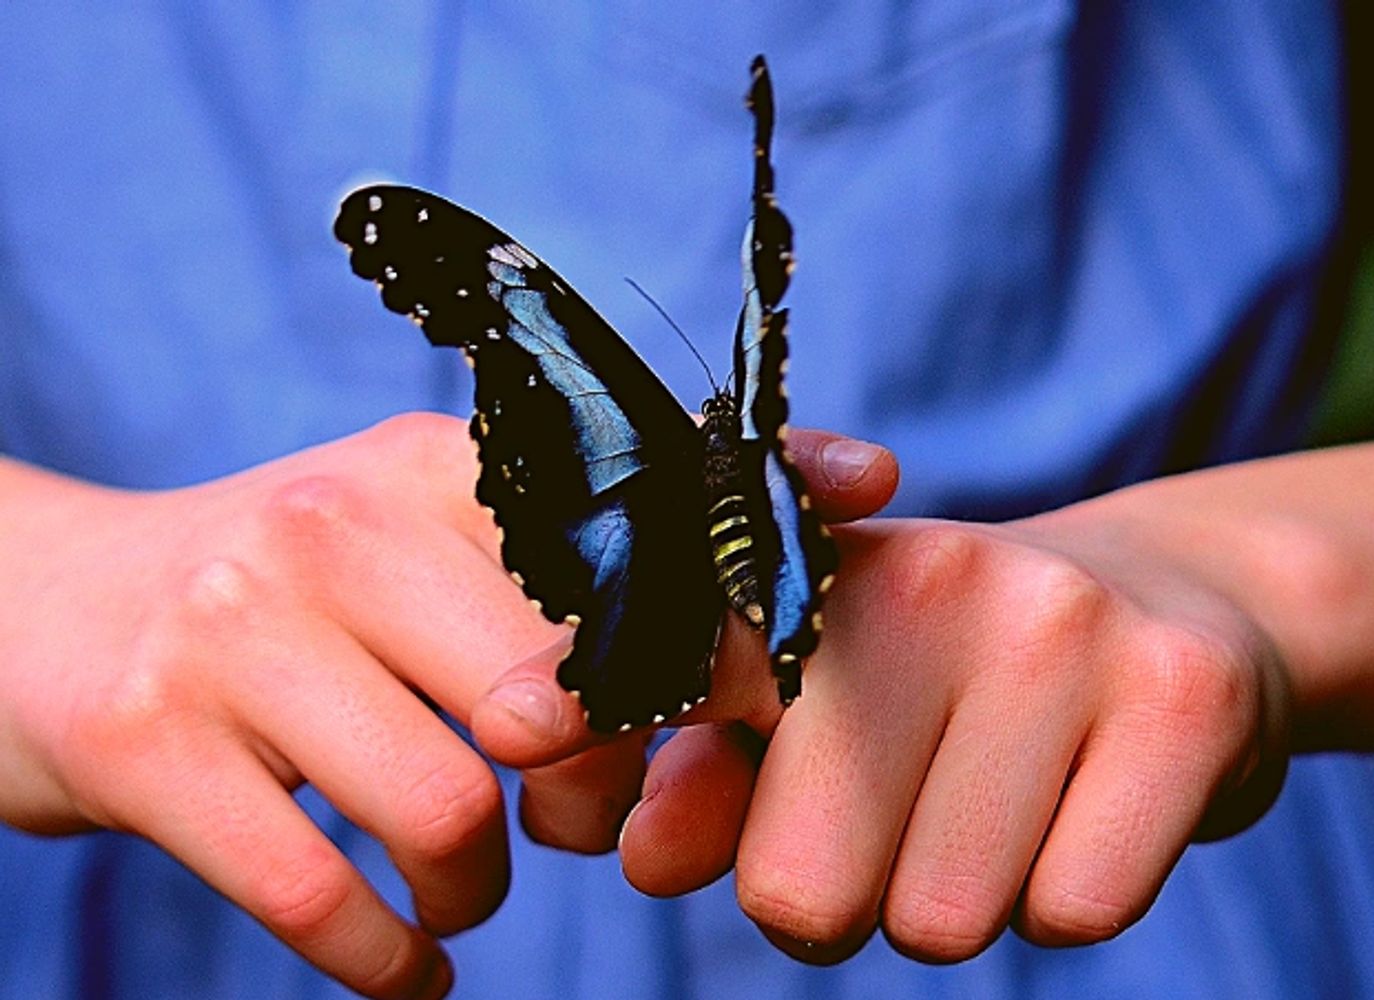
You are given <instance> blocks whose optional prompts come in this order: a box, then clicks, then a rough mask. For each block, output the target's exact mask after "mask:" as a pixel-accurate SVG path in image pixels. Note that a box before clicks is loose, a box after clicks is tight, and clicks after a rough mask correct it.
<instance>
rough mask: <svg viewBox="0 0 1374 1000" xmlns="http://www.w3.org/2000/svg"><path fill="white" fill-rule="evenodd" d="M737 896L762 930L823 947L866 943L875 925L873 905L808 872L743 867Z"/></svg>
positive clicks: (737, 879)
mask: <svg viewBox="0 0 1374 1000" xmlns="http://www.w3.org/2000/svg"><path fill="white" fill-rule="evenodd" d="M735 893H736V896H737V899H738V902H739V906H740V909H741V910H743V911H744V914H745V915H746V916H747V917H749V919H750V920H752V921H754V923H756V924H758V925H759V926H760V927H763V928H766V929H768V930H771V931H775V932H778V933H781V934H784V935H786V936H787V937H789V938H792V939H794V940H796V941H802V942H805V943H806V944H807V945H817V946H820V947H821V948H822V949H826V948H830V947H834V946H836V945H841V944H844V943H846V942H851V941H858V940H863V939H864V938H866V937H867V935H868V933H869V931H871V930H872V928H873V925H874V923H875V914H874V913H873V912H872V909H871V907H869V906H866V905H864V904H862V903H858V902H855V901H851V900H849V899H846V897H845V894H844V893H843V892H842V891H833V888H832V880H827V879H819V878H815V877H812V876H810V875H807V874H805V873H800V872H796V873H794V872H790V871H783V870H780V869H772V870H764V869H761V868H760V867H758V866H751V867H748V868H741V869H740V871H739V873H738V876H737V878H736V881H735Z"/></svg>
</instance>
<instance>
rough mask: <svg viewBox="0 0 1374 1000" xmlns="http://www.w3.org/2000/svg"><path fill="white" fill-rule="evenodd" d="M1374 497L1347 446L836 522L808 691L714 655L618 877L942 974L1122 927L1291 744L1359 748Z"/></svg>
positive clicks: (748, 648) (1360, 462)
mask: <svg viewBox="0 0 1374 1000" xmlns="http://www.w3.org/2000/svg"><path fill="white" fill-rule="evenodd" d="M807 472H808V475H811V470H809V469H808V470H807ZM1371 484H1374V446H1361V447H1353V448H1345V449H1335V450H1329V451H1322V452H1310V453H1305V454H1300V455H1294V456H1290V457H1285V458H1279V459H1272V460H1266V461H1260V462H1253V463H1247V464H1243V465H1237V466H1231V467H1226V468H1220V469H1215V470H1210V471H1205V472H1200V473H1194V474H1190V475H1185V476H1179V477H1174V478H1169V479H1163V480H1158V481H1155V482H1152V483H1147V484H1144V485H1141V486H1137V487H1134V488H1131V489H1127V490H1122V491H1119V492H1117V493H1114V494H1109V495H1106V496H1103V497H1100V498H1098V499H1095V500H1092V501H1088V502H1085V503H1080V504H1077V505H1073V506H1070V507H1068V508H1065V509H1062V510H1059V511H1056V512H1052V513H1049V514H1045V515H1042V516H1039V517H1033V518H1029V519H1026V520H1022V521H1018V522H1011V523H1007V524H1003V525H986V526H985V525H966V524H955V523H943V522H930V521H878V522H870V523H867V524H861V525H857V526H854V527H851V528H847V529H840V530H838V531H837V532H836V537H837V538H838V539H839V542H840V546H841V552H842V569H841V573H840V576H839V578H838V580H837V582H836V586H835V588H834V590H833V592H832V593H831V595H830V598H829V600H828V602H827V606H826V621H827V629H826V632H825V638H824V641H823V642H822V643H821V646H820V649H819V651H818V653H817V654H816V655H815V656H814V657H813V659H812V660H811V662H810V663H809V664H808V666H807V669H806V673H805V682H804V688H803V690H804V694H803V696H802V697H801V698H800V699H799V700H798V701H797V703H796V704H794V705H793V706H792V707H791V708H790V709H788V710H787V711H786V712H785V713H779V712H778V710H777V706H776V700H775V698H774V697H773V692H772V688H771V683H770V681H769V679H768V676H767V670H766V668H765V667H764V665H763V664H762V663H761V662H759V657H758V654H757V651H756V650H755V649H754V648H753V644H752V641H751V640H750V638H749V637H748V636H745V635H743V632H744V630H743V629H736V630H733V631H732V633H731V634H730V635H729V636H727V646H726V649H725V650H724V653H723V656H722V660H721V665H720V666H719V667H718V670H717V675H716V677H717V681H716V686H715V689H714V691H713V694H712V698H711V699H710V700H709V701H708V702H707V704H706V705H705V706H703V709H704V710H705V711H700V710H699V711H698V713H696V714H694V715H693V716H689V717H688V718H689V719H711V720H715V721H714V722H710V723H708V724H704V725H700V726H695V727H691V728H687V729H684V730H683V731H682V732H681V733H679V734H677V735H676V736H675V737H674V738H673V739H672V740H670V741H669V743H668V744H667V745H666V746H665V747H664V748H663V749H662V750H661V751H660V753H659V754H658V755H657V756H656V757H655V759H654V760H653V762H652V764H651V766H650V769H649V772H648V776H647V779H646V781H645V783H644V798H643V801H642V803H641V804H640V805H639V806H638V807H637V808H636V809H635V811H634V812H633V813H632V814H631V816H630V817H629V819H628V820H627V822H626V824H625V827H624V831H623V836H622V839H621V856H622V862H623V865H624V868H625V871H626V874H627V876H628V877H629V879H630V880H631V881H632V882H633V883H634V884H636V885H637V886H639V887H640V888H641V889H643V890H645V891H647V892H651V893H655V894H664V895H667V894H676V893H681V892H686V891H689V890H691V889H694V888H696V887H698V886H701V885H703V884H705V883H707V882H709V881H710V880H712V879H713V878H715V877H717V876H719V875H720V874H722V873H723V872H724V871H725V870H726V869H727V868H728V867H729V866H730V865H731V864H733V865H734V867H735V870H736V878H737V886H738V893H739V898H740V903H741V906H742V907H743V908H744V910H745V912H746V913H747V914H748V915H749V916H750V917H752V918H753V919H754V920H755V921H756V922H758V923H759V925H760V926H761V927H762V928H763V930H764V932H765V933H766V934H767V935H768V936H769V937H770V938H771V939H772V940H773V941H774V942H775V943H777V944H778V946H779V947H781V948H783V949H784V950H786V951H788V952H790V953H791V954H793V955H796V956H797V957H800V958H804V959H806V960H810V961H817V962H829V961H836V960H839V959H842V958H844V957H846V956H847V955H849V954H851V953H852V952H854V951H855V950H857V948H858V947H859V946H861V945H862V944H863V942H864V941H865V940H866V939H867V938H868V937H869V935H870V934H871V933H872V932H873V931H874V929H875V928H876V927H881V928H882V929H883V931H884V933H885V934H886V936H887V938H888V939H889V940H890V941H891V942H892V944H893V945H894V946H895V947H896V948H897V949H899V950H900V951H902V952H904V953H905V954H908V955H911V956H913V957H916V958H920V959H924V960H931V961H952V960H959V959H963V958H968V957H970V956H972V955H974V954H976V953H977V952H978V951H980V950H981V949H983V948H984V947H986V946H987V945H988V944H989V943H990V942H991V941H992V940H994V939H995V938H996V937H997V935H998V934H999V933H1000V932H1001V931H1002V929H1003V928H1004V927H1005V926H1006V925H1007V924H1008V923H1009V922H1010V923H1012V924H1013V925H1014V926H1015V927H1016V928H1017V929H1018V930H1019V932H1020V933H1022V934H1023V935H1024V936H1026V937H1028V938H1029V939H1030V940H1032V941H1036V942H1041V943H1045V944H1068V943H1085V942H1091V941H1097V940H1101V939H1104V938H1108V937H1111V936H1113V935H1115V934H1117V933H1118V932H1120V931H1121V930H1122V929H1124V928H1125V927H1126V926H1128V925H1129V924H1130V923H1131V922H1133V921H1134V920H1136V919H1137V918H1139V917H1140V916H1141V915H1142V914H1143V913H1144V912H1145V910H1146V909H1147V908H1148V907H1149V905H1150V903H1151V902H1152V900H1153V899H1154V896H1155V894H1156V893H1157V892H1158V891H1159V888H1160V886H1161V884H1162V883H1163V881H1164V879H1165V878H1166V876H1167V875H1168V873H1169V871H1170V869H1171V868H1172V866H1173V865H1174V863H1175V862H1176V861H1177V859H1178V857H1179V855H1180V853H1181V852H1182V851H1183V849H1184V848H1185V847H1186V846H1187V844H1188V843H1189V842H1190V841H1191V840H1197V839H1207V838H1209V837H1218V836H1224V835H1227V834H1230V833H1233V832H1236V831H1238V830H1240V829H1242V828H1244V827H1245V826H1247V825H1249V824H1250V823H1251V822H1253V821H1254V820H1255V819H1256V818H1257V817H1258V816H1259V815H1260V814H1261V813H1262V812H1263V810H1264V809H1265V808H1266V807H1267V806H1268V804H1269V803H1270V802H1271V801H1272V798H1273V796H1274V795H1275V794H1276V793H1277V790H1278V788H1279V785H1280V782H1281V780H1282V775H1283V772H1284V767H1285V761H1286V759H1287V754H1288V752H1289V750H1290V748H1293V749H1298V750H1304V749H1329V748H1363V749H1369V748H1370V747H1371V746H1372V745H1374V737H1372V736H1371V733H1374V726H1371V725H1370V723H1371V722H1374V528H1372V527H1371V522H1370V519H1369V515H1368V512H1369V510H1370V509H1371V506H1374V486H1372V485H1371ZM477 718H478V720H479V721H480V722H482V723H483V726H482V727H480V728H479V735H481V736H483V738H484V739H486V740H488V741H489V743H490V745H492V746H498V747H500V748H501V749H502V753H503V755H505V756H507V757H510V758H511V759H514V760H517V761H522V762H529V761H531V760H532V759H533V754H534V753H535V752H536V750H537V741H535V740H530V741H529V742H527V743H525V744H523V745H522V744H521V743H520V742H519V741H518V739H517V738H516V737H517V735H518V734H517V733H516V731H515V729H514V727H508V726H504V725H503V724H502V723H501V720H500V718H499V716H498V714H497V713H496V712H488V710H487V709H486V708H485V706H481V705H479V707H478V709H477ZM740 719H743V720H747V721H748V722H749V725H750V726H751V727H752V730H753V731H756V732H758V733H761V734H763V735H765V736H767V737H770V741H769V743H768V745H767V751H766V753H762V754H760V752H759V751H760V747H761V740H759V738H758V736H756V735H753V733H752V732H751V731H750V730H748V729H746V728H745V727H743V726H741V725H739V724H738V723H737V722H736V723H735V724H733V725H732V724H731V723H730V720H740ZM760 757H761V758H762V759H761V766H760V765H759V764H758V763H757V762H758V761H759V759H760ZM556 766H565V765H556ZM583 777H584V784H585V783H586V780H587V779H586V777H585V775H584V776H583ZM607 780H610V779H607ZM532 791H536V792H538V791H539V790H538V789H537V788H536V789H532ZM541 794H542V793H541ZM529 798H530V799H531V802H530V803H527V806H528V808H527V813H528V812H536V813H537V814H538V819H537V821H536V822H535V823H534V824H532V826H533V828H535V829H536V830H538V831H539V832H540V834H541V835H542V836H543V837H544V838H545V839H548V840H550V841H552V842H555V843H557V842H560V840H561V839H563V837H562V829H563V828H562V827H561V825H560V820H559V816H558V813H557V812H556V811H555V810H554V809H553V808H542V807H540V806H539V805H538V801H537V798H538V796H537V795H531V796H529ZM551 802H552V804H553V805H556V804H557V803H558V798H557V796H552V797H551ZM579 835H580V836H583V837H585V832H582V833H580V834H579Z"/></svg>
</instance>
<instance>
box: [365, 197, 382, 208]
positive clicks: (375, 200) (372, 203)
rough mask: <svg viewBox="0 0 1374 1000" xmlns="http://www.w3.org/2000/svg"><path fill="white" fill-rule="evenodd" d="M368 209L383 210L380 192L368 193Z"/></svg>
mask: <svg viewBox="0 0 1374 1000" xmlns="http://www.w3.org/2000/svg"><path fill="white" fill-rule="evenodd" d="M367 210H368V211H369V212H380V211H381V210H382V196H381V195H379V194H372V195H368V197H367Z"/></svg>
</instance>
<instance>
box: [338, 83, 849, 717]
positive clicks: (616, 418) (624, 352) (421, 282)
mask: <svg viewBox="0 0 1374 1000" xmlns="http://www.w3.org/2000/svg"><path fill="white" fill-rule="evenodd" d="M750 105H751V107H752V108H753V109H754V112H755V116H756V122H757V123H758V128H759V131H758V133H757V134H756V141H757V142H758V143H759V148H760V150H761V152H760V155H759V158H758V160H756V163H758V162H762V167H758V168H756V169H758V170H762V171H764V172H765V173H764V174H763V175H761V176H763V177H764V180H763V181H760V180H759V179H758V178H757V177H756V181H755V190H754V212H753V220H752V222H751V227H750V231H751V233H753V234H755V235H754V236H753V237H751V238H750V240H749V243H750V246H752V247H753V248H754V249H753V251H752V252H747V253H746V255H745V256H746V264H745V271H746V280H745V283H746V313H749V314H750V315H748V316H746V317H742V321H741V324H740V330H739V332H738V335H737V342H736V346H735V351H736V355H737V357H745V358H746V363H745V364H743V365H740V366H739V368H738V371H739V377H738V384H737V388H736V392H735V398H734V399H733V400H731V401H730V403H731V405H733V406H738V405H740V404H745V405H746V408H747V414H748V415H747V416H746V417H745V421H744V422H745V423H746V424H747V425H748V435H747V438H748V439H747V440H741V438H740V432H739V430H738V429H737V430H735V432H734V436H733V438H729V439H728V440H727V441H726V445H727V447H728V448H729V449H731V450H732V461H733V460H734V459H737V460H738V467H739V468H738V476H737V480H738V490H737V491H738V492H739V493H740V494H741V495H742V498H743V506H745V507H747V509H748V511H749V514H748V517H747V518H738V519H736V520H738V521H739V522H740V523H741V524H744V525H745V526H744V527H742V528H740V527H736V528H733V529H732V530H733V531H734V532H735V533H736V534H740V533H743V535H744V536H745V537H744V539H743V541H741V540H740V539H739V538H732V539H731V541H730V543H729V548H730V551H731V552H733V553H735V555H734V556H733V557H732V558H733V559H734V561H735V562H738V561H739V559H740V555H739V553H740V552H741V551H747V550H748V546H750V545H753V546H755V548H754V550H753V551H754V552H755V553H756V558H755V559H754V560H753V561H752V562H751V563H750V564H749V566H747V567H745V568H746V569H748V570H750V571H753V572H756V573H757V576H758V584H759V588H760V591H761V600H760V603H761V604H763V605H764V606H765V607H766V609H767V611H766V613H765V615H764V617H763V619H762V620H759V621H751V624H754V625H756V626H759V627H764V628H766V630H767V635H768V642H769V650H770V653H771V655H772V659H773V663H774V670H775V672H777V673H778V676H779V684H780V688H779V691H780V694H781V695H782V697H783V700H784V702H787V701H790V700H791V699H792V698H793V697H795V695H796V693H797V690H798V689H799V683H800V681H799V663H798V661H799V660H800V659H801V658H802V657H804V656H806V655H807V654H809V653H810V652H811V651H812V650H814V648H815V645H816V636H817V629H818V619H817V613H818V610H819V603H820V595H821V592H822V591H823V589H824V587H825V585H826V583H825V581H826V580H827V579H828V576H829V574H830V572H831V571H832V570H833V566H834V549H833V545H832V544H831V543H830V541H829V539H828V538H826V537H825V536H824V534H823V529H821V528H820V525H819V522H817V521H816V519H815V517H814V515H812V514H811V513H810V511H809V509H808V505H807V503H806V500H805V494H804V493H803V492H802V483H801V479H800V476H799V475H798V474H797V473H796V471H795V470H793V469H792V467H791V465H790V464H789V463H788V462H787V460H786V456H785V453H784V451H783V447H782V434H783V422H784V421H785V419H786V416H787V407H786V402H785V400H784V399H783V395H782V385H781V378H782V366H783V361H784V359H785V355H786V344H785V340H784V339H783V328H784V326H785V322H786V313H785V312H779V311H776V310H775V307H776V305H777V303H778V300H779V299H780V298H781V296H782V292H783V291H784V290H785V288H786V273H787V271H788V270H789V268H790V254H791V249H790V247H791V230H790V227H789V226H788V225H787V221H786V219H785V218H784V217H783V216H782V213H781V212H780V211H778V210H777V207H776V204H775V203H774V202H773V197H772V179H771V178H772V170H771V166H769V165H768V153H767V147H768V137H769V135H770V134H771V130H772V95H771V90H770V88H769V83H768V76H767V70H766V68H765V67H764V66H763V62H762V59H759V60H757V61H756V62H755V64H754V84H753V87H752V88H751V92H750ZM761 220H762V221H761ZM779 225H780V226H781V227H782V229H781V230H780V229H779V228H778V226H779ZM334 232H335V235H336V236H337V237H338V239H339V240H340V241H341V242H343V243H344V244H345V245H346V246H347V247H348V248H349V250H350V254H351V260H352V266H353V270H354V272H355V273H357V274H358V275H360V276H362V277H364V278H368V279H370V280H372V281H374V282H376V283H377V285H378V286H379V288H380V289H381V292H382V301H383V303H384V304H385V305H386V307H387V308H388V309H390V310H392V311H394V312H397V313H402V314H405V315H409V316H410V317H411V318H412V319H414V320H415V321H416V322H417V323H418V324H419V325H420V326H421V328H422V329H423V330H424V332H425V335H426V337H428V339H429V340H430V342H431V343H433V344H435V345H436V346H445V347H456V348H458V349H460V350H461V351H463V353H464V354H465V356H466V357H467V359H468V361H469V362H470V363H471V364H472V366H473V368H474V370H475V374H476V379H475V381H476V388H475V401H474V403H475V405H474V412H473V416H472V420H471V425H470V426H471V433H472V436H473V438H474V440H475V441H476V442H477V445H478V455H479V458H480V461H481V471H480V473H479V477H478V483H477V499H478V500H479V501H480V502H481V503H483V504H484V505H486V506H487V507H490V508H491V509H492V511H493V512H494V514H495V518H496V521H497V523H498V525H499V526H500V527H501V529H502V543H501V556H502V560H503V561H504V563H505V565H506V568H507V569H508V570H509V571H510V572H511V574H512V576H513V577H514V578H515V579H516V580H517V581H518V582H519V583H520V585H521V586H522V587H523V588H524V590H525V593H526V594H527V595H528V596H529V597H531V598H532V599H534V600H535V601H537V602H538V603H539V605H540V607H541V609H542V611H543V613H544V614H545V616H546V617H548V618H549V619H550V620H551V621H556V622H557V621H568V622H570V623H572V624H575V625H576V626H577V634H576V637H575V639H574V642H573V646H572V650H571V652H570V653H569V655H568V657H567V658H566V659H565V660H564V661H563V663H562V664H561V665H560V667H559V671H558V679H559V682H560V683H561V684H562V685H563V686H564V687H565V688H567V689H568V690H570V691H573V692H576V693H577V694H578V696H579V697H580V699H581V701H582V704H583V706H584V708H585V709H586V711H587V720H588V724H589V725H590V726H591V727H592V728H593V729H597V730H599V731H602V732H613V731H616V730H619V729H625V728H629V727H632V726H639V725H644V724H649V723H653V722H661V721H664V720H666V719H671V718H672V717H674V716H676V715H678V714H679V713H681V712H682V711H684V710H686V709H687V708H689V707H691V705H693V704H695V703H696V702H698V701H700V700H701V699H702V698H704V697H705V696H706V694H707V691H708V690H709V685H710V665H711V658H712V655H713V650H714V647H715V640H716V636H717V632H718V629H719V625H720V618H721V614H722V608H723V606H724V604H725V600H726V596H725V595H726V593H727V588H726V587H725V584H726V580H725V577H724V574H725V570H724V569H723V564H722V558H721V557H720V555H719V548H717V549H714V550H713V547H712V546H713V539H715V540H716V542H718V541H719V536H718V535H717V534H716V533H715V532H714V530H708V529H712V528H713V527H714V524H713V523H712V522H710V521H709V518H708V514H707V511H708V493H709V492H710V487H709V485H708V482H707V481H708V480H709V479H710V477H709V476H705V475H704V473H703V467H704V465H705V463H706V462H707V457H706V450H707V447H708V446H709V443H710V442H712V441H716V440H717V439H714V438H710V437H707V436H705V435H704V431H703V430H699V429H698V428H697V426H696V424H695V422H694V421H693V420H692V419H691V417H690V416H689V415H688V414H687V412H686V411H685V410H684V409H683V408H682V406H681V405H679V404H678V403H677V401H676V400H675V399H674V398H673V396H672V394H671V393H669V392H668V390H667V389H666V388H665V387H664V385H663V384H662V383H661V382H660V381H659V380H658V378H657V377H656V376H655V375H654V374H653V372H652V371H651V370H650V369H649V368H648V367H647V366H646V365H645V364H644V362H643V361H641V360H640V358H639V357H638V356H637V355H636V354H635V353H634V351H633V350H632V349H631V348H630V347H629V345H628V344H626V343H625V341H624V340H623V339H621V337H620V336H619V335H618V334H617V333H616V332H615V331H614V330H613V329H611V327H610V326H609V325H608V324H607V323H606V322H605V321H604V320H603V319H602V318H601V317H600V316H599V315H597V313H596V312H595V311H594V310H593V309H592V308H591V306H589V305H588V304H587V303H586V302H585V301H584V300H583V299H582V298H581V297H580V296H579V295H578V294H577V293H576V292H575V291H573V290H572V288H571V287H570V286H569V285H568V284H567V282H565V281H564V280H563V279H562V278H560V277H559V276H558V275H557V274H556V273H555V272H554V271H553V270H552V269H550V268H549V267H548V265H546V264H544V263H543V262H542V261H541V260H540V259H539V258H538V257H536V256H535V255H534V254H532V253H531V252H530V251H529V250H527V249H526V248H525V247H524V246H522V245H521V244H520V243H518V242H517V241H516V240H514V239H512V238H511V237H510V236H509V235H507V234H506V233H504V232H502V231H501V230H500V229H498V228H496V227H495V226H493V225H492V224H491V223H489V222H487V221H486V220H484V219H482V218H480V217H479V216H477V215H474V214H473V213H471V212H469V211H467V210H466V209H463V208H460V207H458V206H457V205H454V204H452V203H450V202H448V201H446V200H445V199H443V198H440V197H438V196H437V195H433V194H429V193H427V192H424V191H420V190H417V189H415V188H408V187H400V186H391V185H379V186H373V187H367V188H363V189H360V190H358V191H354V192H353V193H352V194H350V195H349V196H348V197H347V198H346V199H345V200H344V203H343V205H342V207H341V208H340V210H339V216H338V219H337V220H336V222H335V224H334ZM781 233H785V237H786V238H785V239H783V238H781V236H780V234H781ZM750 287H752V288H753V291H749V288H750ZM749 303H752V305H750V304H749ZM751 309H752V310H753V312H752V313H750V310H751ZM746 397H747V402H746ZM731 467H732V468H733V467H734V466H733V465H732V466H731ZM732 482H734V480H732ZM717 485H718V484H717ZM693 512H698V513H693ZM731 523H732V524H734V521H732V522H731ZM733 568H734V569H739V567H738V566H734V567H733ZM736 583H737V581H736Z"/></svg>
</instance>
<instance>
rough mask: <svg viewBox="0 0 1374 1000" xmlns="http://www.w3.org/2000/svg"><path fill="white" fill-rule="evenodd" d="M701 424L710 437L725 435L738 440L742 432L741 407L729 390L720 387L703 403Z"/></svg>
mask: <svg viewBox="0 0 1374 1000" xmlns="http://www.w3.org/2000/svg"><path fill="white" fill-rule="evenodd" d="M701 417H702V421H701V425H702V431H703V432H705V434H706V437H707V438H708V439H710V438H712V437H717V436H719V437H723V438H725V439H727V440H734V441H738V440H739V438H740V435H741V433H742V428H741V425H740V417H739V407H738V406H736V405H735V398H734V397H733V396H732V395H730V393H729V391H728V390H725V389H718V390H716V392H715V393H714V394H713V395H710V396H707V397H706V398H705V399H704V400H702V403H701Z"/></svg>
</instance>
